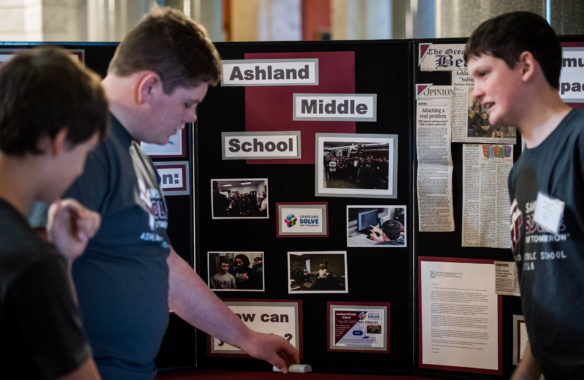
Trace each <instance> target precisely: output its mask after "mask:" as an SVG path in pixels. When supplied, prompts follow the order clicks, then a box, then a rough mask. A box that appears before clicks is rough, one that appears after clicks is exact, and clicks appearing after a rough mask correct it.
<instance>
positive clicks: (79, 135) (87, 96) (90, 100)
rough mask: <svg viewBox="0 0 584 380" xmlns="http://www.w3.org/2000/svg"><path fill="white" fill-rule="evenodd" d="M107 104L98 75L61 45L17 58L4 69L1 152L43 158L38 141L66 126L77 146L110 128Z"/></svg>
mask: <svg viewBox="0 0 584 380" xmlns="http://www.w3.org/2000/svg"><path fill="white" fill-rule="evenodd" d="M107 109H108V103H107V99H106V95H105V92H104V90H103V87H102V86H101V78H100V77H99V75H97V74H96V73H94V72H93V71H91V70H90V69H88V68H87V67H85V66H84V65H83V64H82V63H80V62H79V60H78V59H77V57H76V56H74V55H72V54H71V53H70V52H67V51H66V50H65V49H62V48H57V47H40V48H34V49H30V50H27V51H24V52H20V53H18V54H16V55H15V56H14V57H12V58H11V59H9V60H8V61H7V62H4V63H3V64H2V65H1V66H0V150H1V151H2V152H4V153H6V154H9V155H17V156H22V155H25V154H41V153H43V151H42V150H40V149H39V147H38V143H39V139H40V138H42V137H46V136H48V137H49V138H51V139H53V138H54V137H55V136H56V135H57V133H58V132H59V131H60V130H62V129H64V128H66V129H67V138H66V142H67V143H68V144H69V145H71V146H74V145H77V144H79V143H82V142H84V141H87V140H89V139H90V138H91V137H92V136H93V135H94V134H96V133H97V134H98V136H99V138H100V139H102V138H103V137H104V136H105V134H106V132H107V128H108V112H107Z"/></svg>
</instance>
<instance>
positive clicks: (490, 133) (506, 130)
mask: <svg viewBox="0 0 584 380" xmlns="http://www.w3.org/2000/svg"><path fill="white" fill-rule="evenodd" d="M473 90H474V87H471V88H469V89H468V124H467V125H468V134H467V136H468V137H487V138H513V139H514V138H515V135H516V133H517V130H516V129H515V128H514V127H506V126H500V125H491V124H490V123H489V115H488V113H487V109H486V108H485V107H484V106H483V105H482V104H481V102H480V101H479V100H477V99H475V98H473V96H472V92H473Z"/></svg>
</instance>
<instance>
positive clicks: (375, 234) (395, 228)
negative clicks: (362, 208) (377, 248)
mask: <svg viewBox="0 0 584 380" xmlns="http://www.w3.org/2000/svg"><path fill="white" fill-rule="evenodd" d="M402 231H403V228H402V225H401V223H400V222H399V221H397V220H387V221H385V222H384V223H383V224H382V225H381V228H379V227H375V226H371V234H369V239H371V240H373V241H375V242H377V244H378V245H403V244H404V237H403V235H402Z"/></svg>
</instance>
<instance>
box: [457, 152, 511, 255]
mask: <svg viewBox="0 0 584 380" xmlns="http://www.w3.org/2000/svg"><path fill="white" fill-rule="evenodd" d="M462 154H463V161H464V162H463V168H462V171H463V185H462V186H463V190H462V191H463V198H462V246H463V247H488V248H510V247H511V240H510V236H509V207H510V202H509V195H508V193H507V177H508V175H509V172H510V170H511V167H512V166H513V145H493V144H484V145H479V144H466V145H464V146H463V151H462Z"/></svg>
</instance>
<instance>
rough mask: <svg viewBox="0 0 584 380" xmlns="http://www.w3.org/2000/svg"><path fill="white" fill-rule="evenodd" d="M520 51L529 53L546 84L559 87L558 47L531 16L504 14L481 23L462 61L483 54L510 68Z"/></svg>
mask: <svg viewBox="0 0 584 380" xmlns="http://www.w3.org/2000/svg"><path fill="white" fill-rule="evenodd" d="M524 51H529V52H531V54H533V56H534V57H535V59H536V60H537V61H538V62H539V64H540V66H541V68H542V71H543V73H544V75H545V77H546V79H547V81H548V83H549V84H550V85H551V86H552V87H553V88H559V86H560V70H561V68H562V48H561V46H560V42H559V41H558V37H557V36H556V33H555V32H554V30H553V29H552V27H551V26H550V25H549V24H548V23H547V21H546V20H545V19H543V18H542V17H541V16H538V15H536V14H534V13H530V12H511V13H505V14H503V15H500V16H498V17H495V18H492V19H490V20H487V21H485V22H483V23H482V24H480V25H479V26H478V28H477V29H476V30H475V31H474V32H473V33H472V35H471V36H470V38H469V39H468V41H467V42H466V46H465V49H464V59H465V61H467V62H468V60H469V59H470V58H471V57H473V56H476V57H479V56H481V55H482V54H487V55H492V56H493V57H497V58H500V59H502V60H504V61H505V63H506V64H507V66H509V67H511V68H513V67H515V64H516V63H517V61H518V60H519V56H520V55H521V53H523V52H524Z"/></svg>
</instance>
